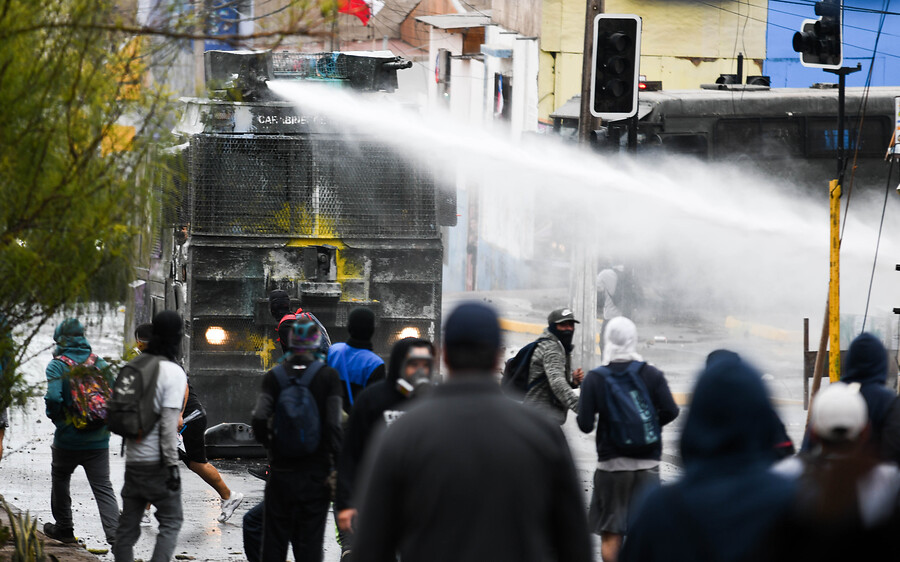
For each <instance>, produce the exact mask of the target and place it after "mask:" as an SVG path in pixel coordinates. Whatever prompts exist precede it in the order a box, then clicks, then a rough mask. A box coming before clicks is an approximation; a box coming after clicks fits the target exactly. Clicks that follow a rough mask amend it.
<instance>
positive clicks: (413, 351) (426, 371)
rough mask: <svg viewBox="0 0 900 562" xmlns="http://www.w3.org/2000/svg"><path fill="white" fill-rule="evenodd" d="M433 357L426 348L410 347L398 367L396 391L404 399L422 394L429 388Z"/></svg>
mask: <svg viewBox="0 0 900 562" xmlns="http://www.w3.org/2000/svg"><path fill="white" fill-rule="evenodd" d="M433 369H434V356H432V355H431V351H429V350H428V348H427V347H412V348H410V349H409V352H408V353H407V354H406V358H405V359H404V360H403V363H402V364H401V365H400V376H399V377H398V378H397V390H398V391H399V392H400V394H402V395H403V396H405V397H406V398H412V397H413V396H416V395H418V394H422V393H423V392H424V391H426V389H427V388H428V387H430V386H431V372H432V370H433Z"/></svg>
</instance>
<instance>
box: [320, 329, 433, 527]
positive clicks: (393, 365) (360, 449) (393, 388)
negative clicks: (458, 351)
mask: <svg viewBox="0 0 900 562" xmlns="http://www.w3.org/2000/svg"><path fill="white" fill-rule="evenodd" d="M434 370H435V366H434V346H433V345H432V344H431V342H429V341H428V340H422V339H417V338H406V339H402V340H400V341H398V342H397V343H396V344H394V347H393V349H392V350H391V357H390V364H389V366H388V372H387V377H386V378H385V379H384V380H381V381H378V382H376V383H374V384H372V385H370V386H369V387H368V388H366V389H365V391H363V392H362V393H361V394H360V395H359V396H358V397H357V401H356V404H355V405H354V406H353V412H352V413H351V414H350V422H349V426H348V429H347V433H346V435H345V437H344V447H343V449H342V450H341V454H340V457H339V458H338V482H337V493H336V496H335V501H334V503H335V508H336V509H337V510H338V526H339V527H340V528H341V530H342V531H344V532H351V533H352V531H353V525H354V519H355V517H356V507H355V502H354V500H355V498H354V497H353V496H354V494H353V490H354V485H355V483H356V482H355V481H356V475H357V470H358V469H359V467H360V466H361V464H360V463H361V462H362V460H363V455H364V454H365V452H366V448H367V446H368V445H369V443H370V441H371V437H372V435H373V434H374V433H375V431H376V430H377V429H378V428H381V427H384V426H387V425H390V424H391V423H393V422H394V421H395V420H397V419H398V418H399V417H400V416H402V415H403V413H404V411H405V410H406V408H407V407H408V406H409V404H410V403H412V402H413V401H414V400H415V399H416V398H418V397H419V396H422V395H423V394H426V393H427V392H428V389H429V388H430V387H431V386H432V376H433V374H434Z"/></svg>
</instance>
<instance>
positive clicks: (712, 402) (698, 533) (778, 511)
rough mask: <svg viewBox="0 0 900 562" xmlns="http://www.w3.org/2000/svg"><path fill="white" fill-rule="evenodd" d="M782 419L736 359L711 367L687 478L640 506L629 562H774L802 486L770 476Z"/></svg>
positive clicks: (685, 441) (687, 457)
mask: <svg viewBox="0 0 900 562" xmlns="http://www.w3.org/2000/svg"><path fill="white" fill-rule="evenodd" d="M774 415H775V412H774V410H773V408H772V403H771V401H770V399H769V395H768V392H767V390H766V387H765V385H764V384H763V381H762V377H761V376H760V373H759V372H758V371H757V370H756V369H754V368H753V367H752V366H750V365H749V364H747V363H746V362H744V361H743V360H742V359H741V358H740V357H738V356H737V354H731V355H730V356H728V357H720V358H717V359H715V360H712V361H709V362H708V364H707V367H706V370H705V371H704V372H703V373H702V374H701V375H700V377H699V378H698V379H697V383H696V385H695V386H694V392H693V399H692V401H691V406H690V409H689V411H688V414H687V419H686V420H685V424H684V429H683V431H682V434H681V458H682V460H683V461H684V476H683V477H682V478H680V479H679V480H678V481H677V482H676V483H674V484H669V485H664V486H662V487H661V488H657V489H656V490H654V491H653V492H651V493H650V494H649V495H648V496H647V498H646V500H645V501H644V502H642V503H640V504H638V506H637V517H636V519H635V520H634V521H633V522H632V523H631V524H630V525H629V528H628V532H627V538H626V539H625V544H624V545H623V547H622V550H621V552H620V556H619V560H621V561H622V562H632V561H640V562H655V561H663V560H704V561H718V562H737V561H745V560H746V561H750V560H768V559H770V557H766V556H760V555H759V552H760V550H763V551H765V549H766V548H767V540H768V539H769V538H770V537H772V536H773V533H775V532H776V531H777V529H778V527H779V525H780V524H783V523H784V522H785V521H786V520H787V517H788V513H789V510H790V508H791V505H792V502H793V500H794V494H795V490H796V483H795V482H794V481H792V480H790V479H788V478H786V477H783V476H780V475H777V474H775V473H773V472H772V471H770V470H769V468H770V466H771V464H772V460H773V454H772V417H773V416H774Z"/></svg>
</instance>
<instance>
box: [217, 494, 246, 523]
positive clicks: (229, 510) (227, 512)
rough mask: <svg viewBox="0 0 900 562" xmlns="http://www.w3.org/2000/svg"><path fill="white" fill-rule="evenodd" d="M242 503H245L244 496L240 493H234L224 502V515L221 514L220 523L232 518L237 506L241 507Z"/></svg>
mask: <svg viewBox="0 0 900 562" xmlns="http://www.w3.org/2000/svg"><path fill="white" fill-rule="evenodd" d="M242 501H244V494H242V493H240V492H234V493H232V494H231V497H230V498H228V499H227V500H222V513H220V514H219V517H218V519H217V520H218V521H219V523H224V522H226V521H228V518H229V517H231V515H232V514H233V513H234V510H235V509H237V506H239V505H241V502H242Z"/></svg>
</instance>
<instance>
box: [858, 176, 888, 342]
mask: <svg viewBox="0 0 900 562" xmlns="http://www.w3.org/2000/svg"><path fill="white" fill-rule="evenodd" d="M896 161H897V159H896V158H891V163H890V165H889V166H888V175H887V186H886V187H885V189H884V204H883V205H882V207H881V222H880V223H878V239H877V241H876V242H875V259H874V260H873V261H872V274H871V275H870V276H869V292H868V293H867V294H866V310H865V313H863V323H862V330H860V331H861V332H865V331H866V319H867V318H868V316H869V301H870V300H871V299H872V283H873V282H874V281H875V267H876V266H877V265H878V249H879V247H880V246H881V232H882V230H883V229H884V215H885V211H886V210H887V202H888V194H889V193H890V192H891V175H892V173H893V171H894V163H895V162H896Z"/></svg>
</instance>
